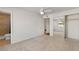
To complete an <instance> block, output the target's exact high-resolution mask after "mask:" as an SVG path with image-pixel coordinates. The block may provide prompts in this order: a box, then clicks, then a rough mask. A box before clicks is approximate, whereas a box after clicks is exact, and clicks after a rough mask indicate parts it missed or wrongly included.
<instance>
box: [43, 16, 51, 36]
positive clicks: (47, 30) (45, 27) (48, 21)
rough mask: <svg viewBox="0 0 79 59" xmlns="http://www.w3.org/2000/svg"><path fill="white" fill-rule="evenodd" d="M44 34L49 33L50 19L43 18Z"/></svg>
mask: <svg viewBox="0 0 79 59" xmlns="http://www.w3.org/2000/svg"><path fill="white" fill-rule="evenodd" d="M44 34H45V35H50V19H49V18H44Z"/></svg>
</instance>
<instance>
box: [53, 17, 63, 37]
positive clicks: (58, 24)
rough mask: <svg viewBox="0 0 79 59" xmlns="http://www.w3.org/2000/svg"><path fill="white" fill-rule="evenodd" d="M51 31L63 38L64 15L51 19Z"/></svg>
mask: <svg viewBox="0 0 79 59" xmlns="http://www.w3.org/2000/svg"><path fill="white" fill-rule="evenodd" d="M53 31H54V33H53V34H54V36H56V37H63V38H64V16H59V17H55V18H54V19H53Z"/></svg>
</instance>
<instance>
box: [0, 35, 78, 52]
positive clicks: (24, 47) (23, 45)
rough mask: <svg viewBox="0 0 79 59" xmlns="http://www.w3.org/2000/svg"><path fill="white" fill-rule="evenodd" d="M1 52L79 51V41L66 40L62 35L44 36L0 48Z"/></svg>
mask: <svg viewBox="0 0 79 59" xmlns="http://www.w3.org/2000/svg"><path fill="white" fill-rule="evenodd" d="M0 50H1V51H79V40H75V39H74V40H73V39H64V38H63V36H62V35H59V34H58V35H57V34H56V35H54V36H53V37H52V36H48V35H43V36H39V37H36V38H32V39H28V40H25V41H22V42H19V43H16V44H13V45H10V44H9V45H7V46H3V47H0Z"/></svg>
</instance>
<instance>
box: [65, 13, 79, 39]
mask: <svg viewBox="0 0 79 59" xmlns="http://www.w3.org/2000/svg"><path fill="white" fill-rule="evenodd" d="M76 14H79V13H75V14H69V15H65V25H64V38H66V39H67V38H68V19H67V17H68V16H70V15H76Z"/></svg>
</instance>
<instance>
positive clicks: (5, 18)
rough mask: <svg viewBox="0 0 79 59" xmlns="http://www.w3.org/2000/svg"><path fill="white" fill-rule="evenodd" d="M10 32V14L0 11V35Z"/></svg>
mask: <svg viewBox="0 0 79 59" xmlns="http://www.w3.org/2000/svg"><path fill="white" fill-rule="evenodd" d="M9 32H10V15H9V14H4V13H0V35H4V34H8V33H9Z"/></svg>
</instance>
